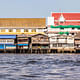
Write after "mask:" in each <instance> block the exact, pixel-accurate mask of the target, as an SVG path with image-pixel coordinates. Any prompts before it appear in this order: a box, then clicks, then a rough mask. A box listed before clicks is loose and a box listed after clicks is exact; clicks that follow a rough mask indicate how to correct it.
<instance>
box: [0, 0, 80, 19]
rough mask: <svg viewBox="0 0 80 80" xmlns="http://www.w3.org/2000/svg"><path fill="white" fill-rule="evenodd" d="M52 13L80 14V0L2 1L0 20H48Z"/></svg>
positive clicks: (0, 2) (0, 1) (0, 4)
mask: <svg viewBox="0 0 80 80" xmlns="http://www.w3.org/2000/svg"><path fill="white" fill-rule="evenodd" d="M51 12H80V0H0V18H44V17H46V18H47V17H48V16H51Z"/></svg>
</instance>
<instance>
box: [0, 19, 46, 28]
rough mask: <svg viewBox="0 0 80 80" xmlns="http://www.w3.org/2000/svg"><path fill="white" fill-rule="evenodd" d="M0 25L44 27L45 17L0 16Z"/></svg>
mask: <svg viewBox="0 0 80 80" xmlns="http://www.w3.org/2000/svg"><path fill="white" fill-rule="evenodd" d="M0 27H10V28H14V27H15V28H45V27H46V18H0Z"/></svg>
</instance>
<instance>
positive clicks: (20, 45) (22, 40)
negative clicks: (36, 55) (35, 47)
mask: <svg viewBox="0 0 80 80" xmlns="http://www.w3.org/2000/svg"><path fill="white" fill-rule="evenodd" d="M28 47H29V43H28V35H25V34H23V35H17V49H18V50H27V49H28Z"/></svg>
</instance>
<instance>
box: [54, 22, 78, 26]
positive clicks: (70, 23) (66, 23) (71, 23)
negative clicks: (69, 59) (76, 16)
mask: <svg viewBox="0 0 80 80" xmlns="http://www.w3.org/2000/svg"><path fill="white" fill-rule="evenodd" d="M54 23H55V26H58V25H80V22H79V21H78V22H75V21H74V22H69V21H67V22H64V23H59V22H54Z"/></svg>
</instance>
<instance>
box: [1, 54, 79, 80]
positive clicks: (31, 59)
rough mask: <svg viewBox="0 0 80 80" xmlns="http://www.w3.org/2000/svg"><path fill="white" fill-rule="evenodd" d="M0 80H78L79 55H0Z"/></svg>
mask: <svg viewBox="0 0 80 80" xmlns="http://www.w3.org/2000/svg"><path fill="white" fill-rule="evenodd" d="M0 80H80V55H79V54H77V55H75V54H0Z"/></svg>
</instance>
